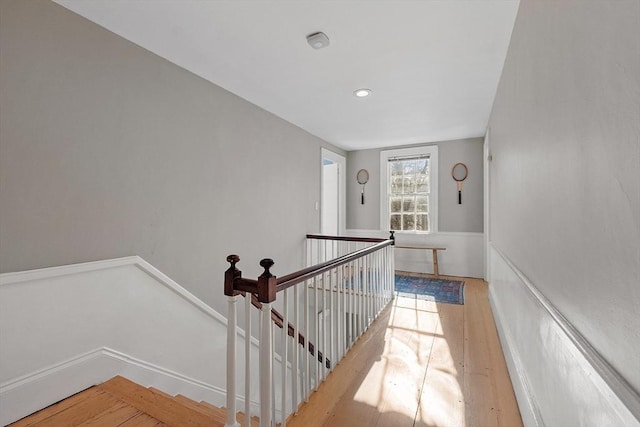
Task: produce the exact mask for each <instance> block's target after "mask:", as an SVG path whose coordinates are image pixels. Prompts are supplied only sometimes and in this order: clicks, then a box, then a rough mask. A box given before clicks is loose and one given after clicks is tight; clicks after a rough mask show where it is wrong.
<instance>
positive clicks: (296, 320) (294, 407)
mask: <svg viewBox="0 0 640 427" xmlns="http://www.w3.org/2000/svg"><path fill="white" fill-rule="evenodd" d="M299 286H300V285H295V286H294V287H293V345H292V346H291V350H292V352H293V354H292V355H291V357H292V361H291V368H292V369H291V411H292V412H293V413H294V414H297V413H298V376H299V373H298V370H299V368H300V366H299V361H298V351H299V348H300V346H299V345H298V334H299V329H298V325H299V324H300V317H299V311H298V306H299V305H300V300H299V299H298V287H299Z"/></svg>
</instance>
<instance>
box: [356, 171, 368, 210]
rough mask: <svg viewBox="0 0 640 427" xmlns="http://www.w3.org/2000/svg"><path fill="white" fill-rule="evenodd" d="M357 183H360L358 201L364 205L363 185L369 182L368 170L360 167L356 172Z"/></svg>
mask: <svg viewBox="0 0 640 427" xmlns="http://www.w3.org/2000/svg"><path fill="white" fill-rule="evenodd" d="M356 179H357V180H358V184H360V185H362V191H361V192H360V203H361V204H363V205H364V185H365V184H366V183H367V182H369V171H367V170H366V169H360V170H359V171H358V173H357V174H356Z"/></svg>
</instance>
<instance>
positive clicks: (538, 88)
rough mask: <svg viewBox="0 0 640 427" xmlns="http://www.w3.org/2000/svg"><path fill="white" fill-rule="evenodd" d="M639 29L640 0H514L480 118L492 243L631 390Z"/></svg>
mask: <svg viewBox="0 0 640 427" xmlns="http://www.w3.org/2000/svg"><path fill="white" fill-rule="evenodd" d="M639 28H640V2H639V1H604V0H603V1H589V2H584V1H577V0H573V1H570V0H566V1H558V2H555V1H542V2H541V1H533V0H523V1H521V3H520V10H519V13H518V18H517V20H516V25H515V29H514V31H513V36H512V39H511V45H510V48H509V53H508V56H507V60H506V63H505V67H504V71H503V75H502V79H501V81H500V85H499V88H498V92H497V97H496V100H495V104H494V107H493V112H492V115H491V120H490V129H491V132H490V135H491V151H492V154H493V161H492V163H491V168H490V173H491V187H490V195H491V201H490V207H491V213H490V230H491V233H490V234H491V235H490V238H491V240H492V242H493V245H494V246H495V247H497V248H498V249H499V250H501V251H502V252H503V253H504V254H505V255H506V256H507V257H508V258H509V259H511V261H512V262H513V263H514V264H515V265H516V267H517V268H519V269H520V270H521V271H522V272H523V273H524V274H525V275H526V276H527V277H528V278H529V280H531V282H532V283H534V284H535V286H536V287H537V288H538V289H539V290H540V291H541V292H542V294H544V295H545V296H546V297H547V298H548V299H549V300H550V301H551V303H552V304H553V305H554V306H555V307H556V308H558V309H559V310H560V311H561V312H562V314H563V315H564V316H565V317H566V318H567V319H568V321H569V322H570V323H572V324H573V325H574V326H575V327H576V328H577V329H578V331H580V333H581V334H582V335H584V337H586V339H587V340H588V341H589V342H590V343H591V345H593V346H594V347H595V349H596V350H597V351H598V352H599V353H600V354H601V355H602V356H603V357H604V358H605V359H606V360H608V361H609V363H611V364H612V366H613V367H614V368H615V369H616V370H617V371H618V372H620V373H621V374H622V375H623V376H624V377H625V378H626V379H627V381H628V382H629V383H630V384H631V385H632V386H633V387H634V388H635V390H636V391H640V358H639V357H638V355H639V354H640V315H639V314H638V313H639V311H640V286H639V284H640V36H639V34H640V33H639V31H640V30H639ZM506 321H507V322H517V321H518V320H517V319H506ZM542 327H544V325H541V328H542ZM541 374H544V373H541Z"/></svg>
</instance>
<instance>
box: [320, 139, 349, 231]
mask: <svg viewBox="0 0 640 427" xmlns="http://www.w3.org/2000/svg"><path fill="white" fill-rule="evenodd" d="M324 159H327V160H331V161H332V162H334V163H337V164H338V234H339V235H343V234H344V231H345V228H346V227H345V226H346V220H347V214H346V203H347V194H346V193H347V191H346V190H347V179H346V170H347V159H346V157H344V156H342V155H340V154H338V153H336V152H333V151H331V150H329V149H327V148H324V147H322V148H321V149H320V196H321V198H320V200H321V201H322V191H323V188H322V185H323V181H324V180H323V178H322V173H323V171H324V169H323V163H324ZM322 209H323V206H322V203H320V218H319V226H320V230H322Z"/></svg>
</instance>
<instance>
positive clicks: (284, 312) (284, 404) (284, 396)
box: [280, 289, 289, 427]
mask: <svg viewBox="0 0 640 427" xmlns="http://www.w3.org/2000/svg"><path fill="white" fill-rule="evenodd" d="M288 293H289V290H288V289H285V290H284V292H283V294H284V295H283V307H282V319H283V320H282V351H281V352H280V354H281V355H282V396H281V397H282V401H281V402H280V406H281V411H282V427H286V422H287V420H286V418H287V417H286V414H287V344H288V343H289V341H288V340H287V338H288V337H289V327H288V325H289V316H288V314H287V312H288V311H289V299H288Z"/></svg>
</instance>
